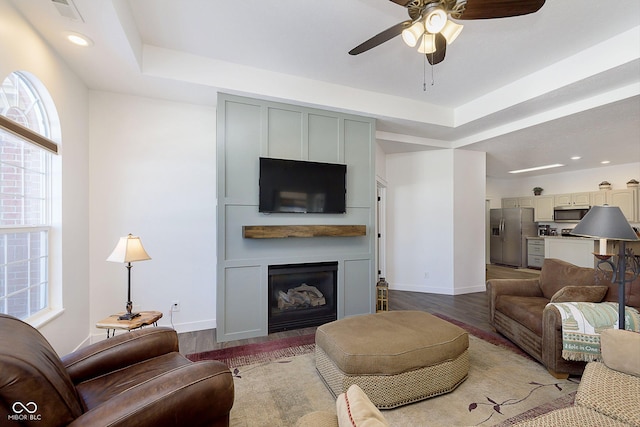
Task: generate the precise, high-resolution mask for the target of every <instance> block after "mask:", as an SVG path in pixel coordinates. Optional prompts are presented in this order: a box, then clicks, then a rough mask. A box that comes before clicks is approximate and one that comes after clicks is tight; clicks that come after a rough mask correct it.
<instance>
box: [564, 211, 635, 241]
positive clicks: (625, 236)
mask: <svg viewBox="0 0 640 427" xmlns="http://www.w3.org/2000/svg"><path fill="white" fill-rule="evenodd" d="M571 234H573V235H576V236H586V237H597V238H601V239H612V240H628V241H636V240H640V239H638V236H637V235H636V232H635V231H634V230H633V228H631V225H630V224H629V221H627V219H626V218H625V217H624V214H623V213H622V211H621V210H620V208H619V207H617V206H606V205H605V206H593V207H592V208H591V209H589V212H587V214H586V215H585V216H584V218H582V220H581V221H580V222H579V223H578V225H576V226H575V228H574V229H573V231H571Z"/></svg>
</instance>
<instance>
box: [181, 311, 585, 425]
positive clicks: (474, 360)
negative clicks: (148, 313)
mask: <svg viewBox="0 0 640 427" xmlns="http://www.w3.org/2000/svg"><path fill="white" fill-rule="evenodd" d="M439 317H442V318H444V319H445V320H448V321H451V322H452V323H456V324H458V325H459V326H461V327H463V328H464V329H466V330H467V331H468V332H469V333H470V337H469V341H470V347H469V348H470V357H471V370H470V372H469V377H468V378H467V380H466V381H465V382H463V383H462V384H461V385H460V386H459V387H458V388H457V389H456V390H454V391H453V392H452V393H448V394H446V395H442V396H438V397H435V398H431V399H427V400H424V401H421V402H417V403H414V404H411V405H406V406H402V407H400V408H397V409H393V410H386V411H383V414H384V416H385V417H386V418H387V420H388V421H389V423H390V425H392V426H411V427H414V426H427V425H428V426H474V425H481V426H489V425H498V426H509V425H512V424H514V423H516V422H518V421H522V420H525V419H530V418H534V417H535V416H537V415H540V414H544V413H546V412H548V411H551V410H553V409H557V408H561V407H566V406H569V405H571V404H572V403H573V397H574V395H575V390H576V389H577V385H578V381H576V380H575V379H572V378H570V379H569V380H557V379H555V378H554V377H552V376H551V375H549V374H548V373H547V371H546V369H545V368H544V367H543V366H541V365H540V364H539V363H537V362H535V361H534V360H532V359H531V358H529V357H528V356H527V357H523V355H522V352H521V351H520V350H519V349H518V348H517V347H515V346H514V345H513V344H512V343H510V342H509V341H508V340H506V339H504V338H502V337H500V336H499V335H494V334H489V333H486V332H484V331H481V330H479V329H477V328H475V327H473V326H470V325H466V324H463V323H460V322H457V321H454V320H453V319H449V318H447V317H446V316H439ZM313 338H314V336H313V334H311V335H306V336H301V337H291V338H286V339H283V340H276V341H271V342H266V343H260V344H249V345H244V346H238V347H232V348H229V349H222V350H214V351H210V352H206V353H199V354H195V355H189V356H188V357H189V358H190V359H191V360H205V359H216V360H221V361H223V362H225V363H226V364H227V365H228V366H229V368H230V369H231V370H232V372H233V375H234V381H235V388H236V389H235V391H236V397H235V402H234V407H233V409H232V411H231V425H232V426H239V427H240V426H241V427H250V426H256V427H257V426H293V425H294V424H295V422H296V420H297V419H298V418H300V417H301V416H303V415H305V414H307V413H309V412H312V411H317V410H325V411H332V412H335V400H334V399H333V396H332V395H331V393H329V391H328V390H327V388H326V387H325V385H324V383H323V382H322V381H321V380H320V378H319V377H318V374H317V372H316V370H315V357H314V353H313V352H314V348H315V345H314V344H313Z"/></svg>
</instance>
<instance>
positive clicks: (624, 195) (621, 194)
mask: <svg viewBox="0 0 640 427" xmlns="http://www.w3.org/2000/svg"><path fill="white" fill-rule="evenodd" d="M637 197H638V190H636V189H635V188H627V189H624V190H608V191H607V203H608V204H609V205H610V206H618V207H619V208H620V210H621V211H622V213H623V214H624V216H625V218H627V221H629V222H636V221H638V200H637Z"/></svg>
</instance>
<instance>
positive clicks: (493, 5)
mask: <svg viewBox="0 0 640 427" xmlns="http://www.w3.org/2000/svg"><path fill="white" fill-rule="evenodd" d="M544 2H545V0H467V4H466V6H465V8H464V12H462V15H461V16H460V17H459V18H456V19H492V18H508V17H510V16H520V15H527V14H529V13H534V12H537V11H538V10H540V8H541V7H542V6H543V5H544Z"/></svg>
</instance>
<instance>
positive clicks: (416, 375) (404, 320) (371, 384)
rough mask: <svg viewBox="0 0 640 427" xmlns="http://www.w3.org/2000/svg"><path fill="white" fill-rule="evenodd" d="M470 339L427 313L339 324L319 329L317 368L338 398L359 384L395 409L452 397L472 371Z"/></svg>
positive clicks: (392, 314) (375, 399) (378, 404)
mask: <svg viewBox="0 0 640 427" xmlns="http://www.w3.org/2000/svg"><path fill="white" fill-rule="evenodd" d="M468 348H469V336H468V335H467V332H466V331H465V330H464V329H462V328H459V327H458V326H456V325H453V324H451V323H449V322H447V321H444V320H442V319H439V318H437V317H435V316H433V315H431V314H429V313H425V312H422V311H388V312H381V313H376V314H366V315H362V316H354V317H349V318H345V319H340V320H336V321H334V322H330V323H326V324H324V325H322V326H319V327H318V329H317V330H316V369H317V370H318V373H319V374H320V377H321V378H322V380H323V381H324V382H325V384H326V385H327V387H328V388H329V390H330V391H331V393H333V395H334V396H337V395H339V394H340V393H344V392H345V391H346V390H347V389H348V388H349V386H350V385H351V384H358V385H359V386H360V388H362V390H364V392H365V393H366V394H367V396H368V397H369V399H370V400H371V402H373V404H374V405H375V406H376V407H378V408H380V409H390V408H395V407H398V406H402V405H405V404H407V403H412V402H416V401H418V400H423V399H427V398H429V397H433V396H437V395H440V394H444V393H448V392H450V391H452V390H453V389H455V388H456V387H457V386H458V385H459V384H460V383H462V382H463V381H464V380H465V379H466V378H467V374H468V372H469V353H468Z"/></svg>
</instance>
